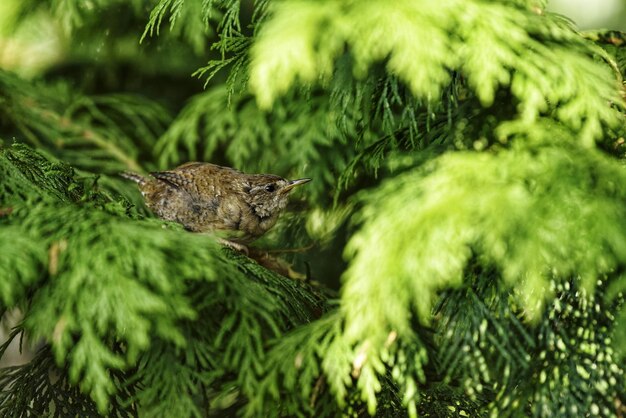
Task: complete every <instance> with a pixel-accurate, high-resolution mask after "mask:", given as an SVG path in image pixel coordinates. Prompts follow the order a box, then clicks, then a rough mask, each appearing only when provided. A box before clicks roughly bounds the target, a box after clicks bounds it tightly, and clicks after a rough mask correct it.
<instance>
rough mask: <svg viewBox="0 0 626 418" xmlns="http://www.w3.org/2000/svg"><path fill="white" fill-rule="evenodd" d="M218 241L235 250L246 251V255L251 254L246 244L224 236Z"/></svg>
mask: <svg viewBox="0 0 626 418" xmlns="http://www.w3.org/2000/svg"><path fill="white" fill-rule="evenodd" d="M218 242H219V243H220V244H222V245H225V246H227V247H229V248H232V249H233V250H237V251H239V252H241V253H244V254H245V255H249V254H250V250H248V247H247V246H245V245H244V244H240V243H238V242H233V241H229V240H227V239H224V238H219V239H218Z"/></svg>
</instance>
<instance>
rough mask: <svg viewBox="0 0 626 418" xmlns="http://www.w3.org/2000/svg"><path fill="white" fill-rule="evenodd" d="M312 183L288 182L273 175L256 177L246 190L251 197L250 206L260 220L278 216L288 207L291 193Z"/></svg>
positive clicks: (308, 180)
mask: <svg viewBox="0 0 626 418" xmlns="http://www.w3.org/2000/svg"><path fill="white" fill-rule="evenodd" d="M310 181H311V179H307V178H304V179H297V180H287V179H284V178H282V177H279V176H274V175H271V174H260V175H255V176H254V177H253V179H251V181H250V186H249V188H247V190H246V192H247V193H248V195H249V196H250V206H252V208H253V210H254V212H255V213H256V215H257V216H258V217H260V218H269V217H274V216H278V215H279V214H280V212H282V210H283V209H285V207H286V206H287V201H288V198H289V192H291V191H292V190H293V189H294V188H295V187H296V186H299V185H301V184H305V183H308V182H310Z"/></svg>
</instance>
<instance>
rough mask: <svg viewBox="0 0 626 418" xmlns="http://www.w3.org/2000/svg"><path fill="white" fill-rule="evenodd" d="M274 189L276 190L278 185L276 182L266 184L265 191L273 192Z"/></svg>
mask: <svg viewBox="0 0 626 418" xmlns="http://www.w3.org/2000/svg"><path fill="white" fill-rule="evenodd" d="M274 190H276V185H274V184H268V185H267V186H265V191H266V192H269V193H272V192H273V191H274Z"/></svg>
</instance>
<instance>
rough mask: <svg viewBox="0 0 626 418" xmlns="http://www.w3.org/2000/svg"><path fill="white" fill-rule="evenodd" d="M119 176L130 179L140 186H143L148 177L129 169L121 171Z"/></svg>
mask: <svg viewBox="0 0 626 418" xmlns="http://www.w3.org/2000/svg"><path fill="white" fill-rule="evenodd" d="M120 176H122V177H124V178H126V179H128V180H132V181H134V182H135V183H137V184H139V185H140V186H143V185H144V184H145V183H146V182H147V181H148V179H146V178H145V177H144V176H142V175H141V174H137V173H132V172H130V171H123V172H121V173H120Z"/></svg>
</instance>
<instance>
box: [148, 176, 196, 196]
mask: <svg viewBox="0 0 626 418" xmlns="http://www.w3.org/2000/svg"><path fill="white" fill-rule="evenodd" d="M150 175H151V176H152V177H154V178H155V179H157V180H159V181H162V182H163V183H165V184H167V185H169V186H171V187H173V188H175V189H177V190H184V191H186V192H188V193H189V192H190V191H191V190H189V189H190V186H191V185H192V181H191V179H190V178H189V177H188V176H186V175H184V174H182V173H176V172H173V171H156V172H153V173H150Z"/></svg>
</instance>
